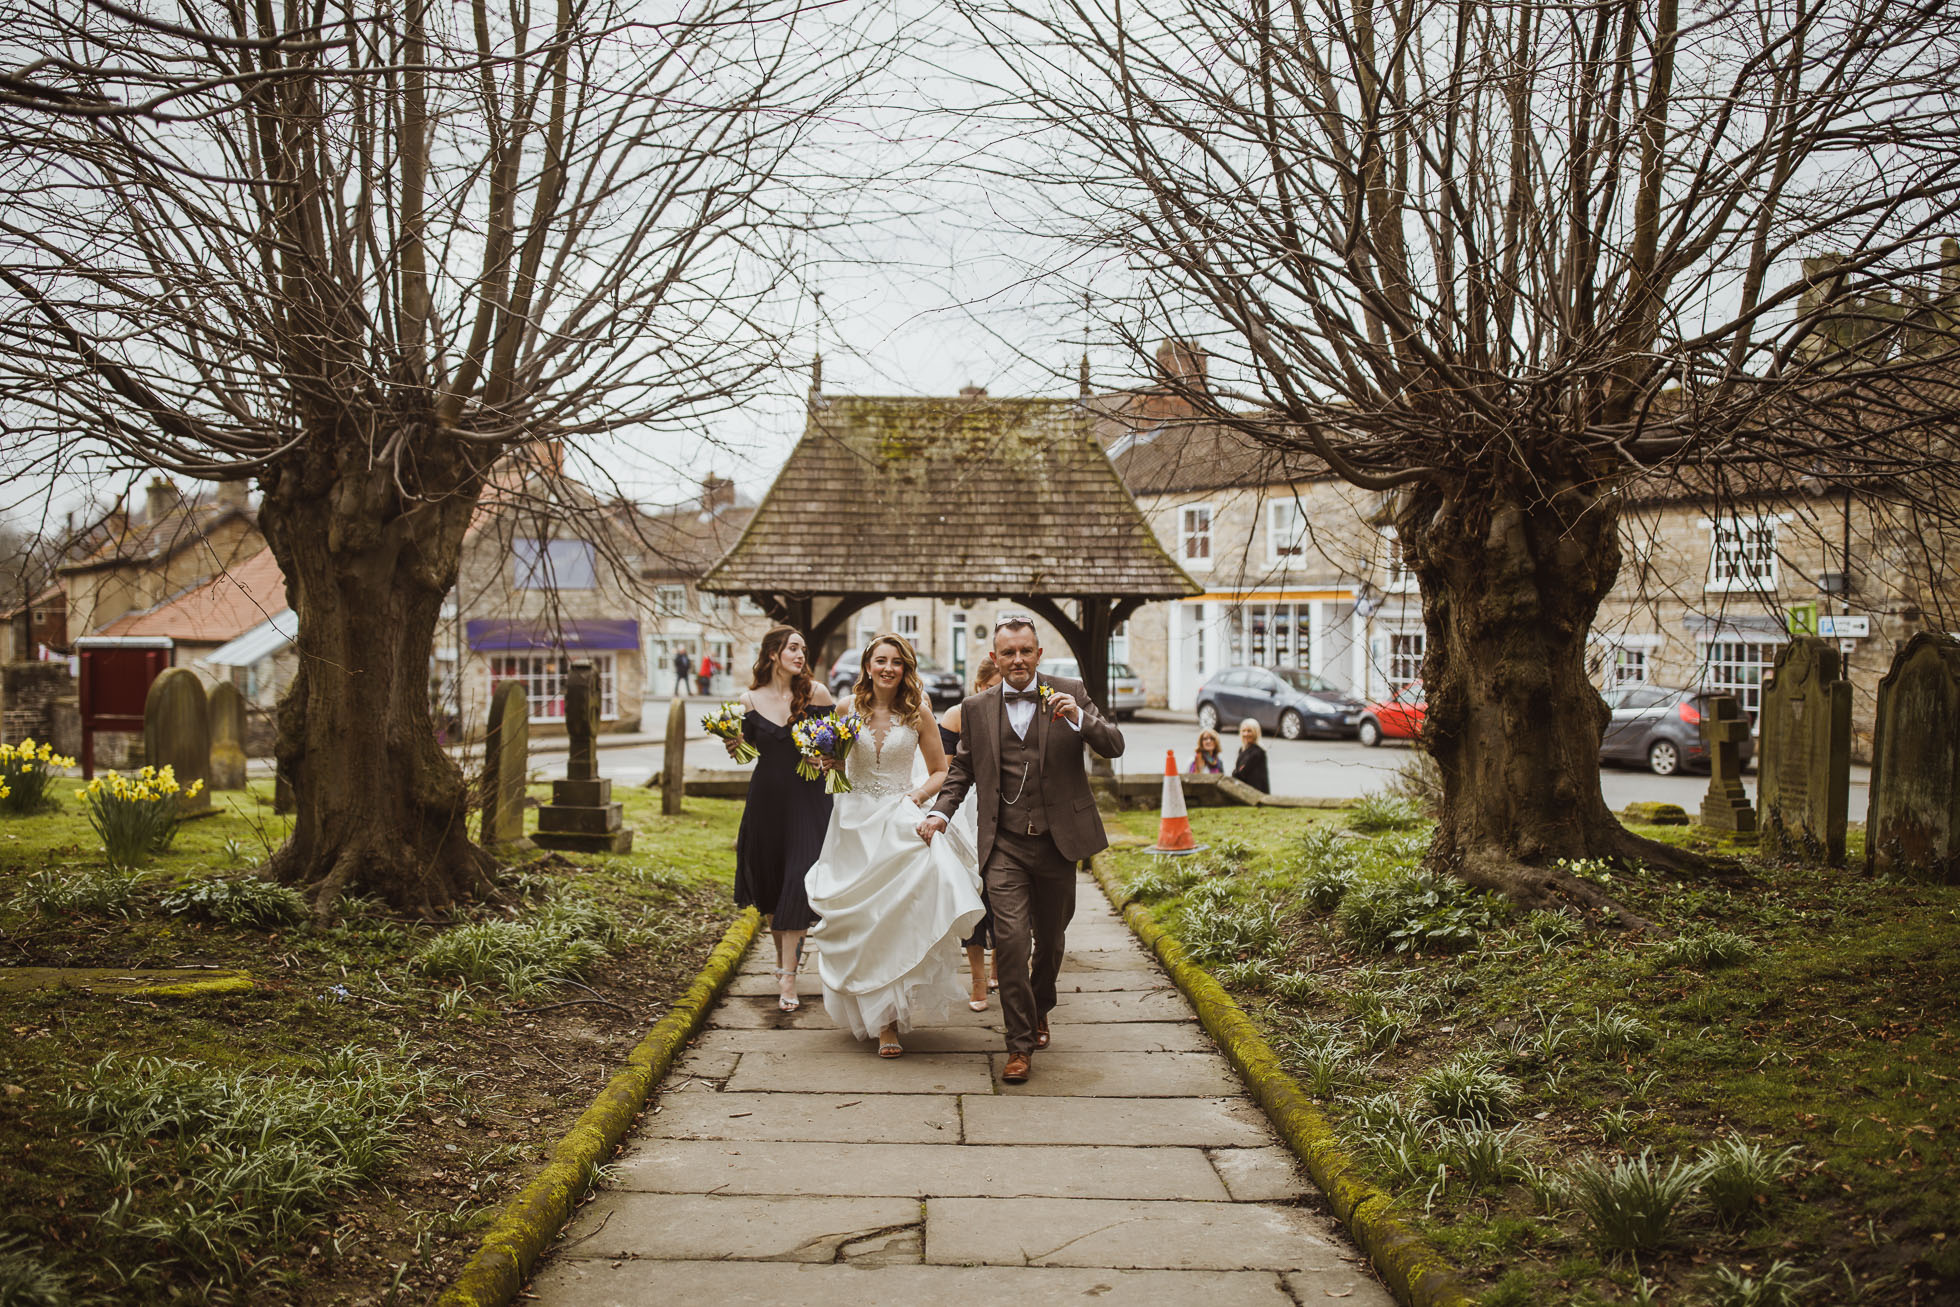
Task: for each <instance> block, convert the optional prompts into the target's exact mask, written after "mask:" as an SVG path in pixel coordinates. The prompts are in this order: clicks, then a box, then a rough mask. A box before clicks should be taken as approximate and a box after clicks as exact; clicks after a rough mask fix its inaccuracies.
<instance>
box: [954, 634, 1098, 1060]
mask: <svg viewBox="0 0 1960 1307" xmlns="http://www.w3.org/2000/svg"><path fill="white" fill-rule="evenodd" d="M994 662H995V663H996V664H997V665H998V666H999V667H1000V670H1001V675H1002V677H1003V678H1004V679H1003V680H1002V682H1001V684H999V685H997V686H995V687H993V688H992V689H989V690H985V691H982V692H981V693H980V694H977V695H974V696H973V697H972V698H970V699H968V700H967V701H966V703H965V705H964V706H963V707H962V709H961V720H960V746H959V749H958V751H957V752H956V753H955V754H954V755H953V758H952V760H951V763H950V765H949V775H948V777H947V780H946V783H945V784H944V785H943V786H942V787H941V788H940V791H939V798H938V800H937V802H935V803H934V804H933V809H932V812H931V813H929V814H928V815H927V816H926V818H925V820H924V821H921V822H920V823H919V828H918V830H919V838H921V839H923V840H925V841H926V842H927V843H928V844H930V843H931V842H932V840H933V837H934V836H936V835H938V834H940V833H941V832H942V831H944V830H946V829H947V827H948V825H949V824H950V823H951V821H952V816H953V813H954V812H955V811H956V810H957V809H958V808H959V805H960V800H962V799H964V798H965V797H966V795H967V792H968V791H969V790H973V791H974V792H975V794H976V799H977V808H978V816H979V818H980V832H979V855H980V866H981V869H982V876H983V878H984V881H985V886H986V895H987V904H988V906H989V907H990V908H991V909H992V911H993V917H994V952H995V954H996V956H998V958H999V959H1000V1003H1001V1009H1002V1013H1003V1015H1004V1016H1005V1017H1006V1026H1007V1065H1006V1066H1005V1067H1004V1068H1003V1069H1002V1071H1001V1079H1002V1080H1004V1081H1006V1082H1008V1083H1010V1084H1020V1083H1021V1082H1023V1081H1025V1080H1026V1079H1027V1078H1028V1076H1029V1074H1030V1071H1031V1068H1032V1062H1033V1057H1034V1054H1035V1052H1036V1050H1038V1049H1043V1048H1046V1047H1048V1045H1049V1042H1050V1039H1051V1035H1050V1031H1049V1027H1048V1014H1049V1012H1050V1011H1052V1010H1053V1008H1054V1006H1055V981H1056V977H1057V976H1058V975H1059V974H1060V972H1061V969H1062V957H1063V955H1064V954H1065V952H1066V951H1067V939H1066V936H1067V932H1068V923H1069V920H1070V918H1072V917H1073V916H1074V915H1075V865H1076V863H1078V862H1080V861H1082V860H1083V859H1085V858H1090V857H1094V856H1095V855H1096V854H1098V853H1100V852H1102V850H1104V849H1105V848H1108V847H1109V838H1108V836H1107V835H1105V834H1104V833H1103V824H1102V815H1101V814H1100V813H1099V812H1098V811H1097V810H1096V798H1095V795H1094V794H1093V793H1092V792H1091V791H1090V789H1089V775H1088V770H1087V768H1086V767H1085V765H1084V763H1083V758H1082V746H1083V745H1084V744H1087V745H1088V746H1089V747H1090V748H1092V749H1094V750H1095V751H1096V752H1097V753H1099V754H1101V755H1102V756H1103V757H1105V758H1120V757H1122V756H1123V732H1122V731H1120V730H1118V729H1117V727H1116V726H1115V725H1114V724H1113V723H1112V722H1110V721H1108V720H1107V719H1105V718H1104V717H1103V715H1102V713H1101V712H1100V711H1098V709H1097V708H1096V705H1095V704H1094V703H1092V702H1091V701H1090V699H1089V695H1088V692H1087V691H1086V690H1085V689H1084V688H1083V685H1082V682H1081V681H1078V680H1072V679H1070V678H1068V677H1062V676H1039V675H1037V674H1036V668H1038V667H1039V666H1040V664H1041V644H1040V642H1039V640H1038V639H1037V637H1036V634H1035V627H1034V619H1033V618H1031V617H1029V616H1028V615H1027V614H1025V613H1007V614H1003V615H1002V617H1001V619H1000V621H999V622H998V623H996V624H995V626H994Z"/></svg>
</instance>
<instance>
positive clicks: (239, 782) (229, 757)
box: [204, 681, 245, 790]
mask: <svg viewBox="0 0 1960 1307" xmlns="http://www.w3.org/2000/svg"><path fill="white" fill-rule="evenodd" d="M204 706H205V711H206V714H207V720H208V721H209V722H210V724H211V788H212V789H214V790H242V789H244V788H245V696H244V695H242V694H240V693H239V692H238V687H237V686H235V685H233V684H232V683H231V682H230V681H219V682H218V683H217V684H216V685H214V686H212V687H211V693H210V695H209V697H208V698H207V699H206V700H205V705H204Z"/></svg>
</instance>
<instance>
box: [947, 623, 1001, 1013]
mask: <svg viewBox="0 0 1960 1307" xmlns="http://www.w3.org/2000/svg"><path fill="white" fill-rule="evenodd" d="M999 679H1000V668H998V667H996V666H995V665H994V656H993V655H992V654H988V655H986V656H985V657H984V658H982V659H981V660H980V665H979V666H978V667H977V668H975V669H974V672H973V689H972V690H970V691H968V693H969V694H970V695H971V694H978V693H980V692H981V691H982V690H985V689H988V688H990V687H991V686H992V685H993V684H994V682H996V681H998V680H999ZM965 706H966V705H964V704H958V703H956V704H954V705H953V706H952V707H951V708H948V709H947V710H946V711H945V712H943V713H941V714H940V716H939V742H940V743H941V744H942V745H944V746H945V749H946V756H947V757H948V758H950V757H952V756H953V754H954V753H956V752H957V751H958V750H959V747H960V709H961V708H963V707H965ZM978 824H979V823H978V819H977V818H975V816H974V811H973V804H972V802H971V801H970V800H963V801H962V802H961V804H960V810H959V811H958V812H956V813H954V814H953V822H952V825H951V826H949V827H948V828H947V829H948V830H949V831H953V830H961V831H966V828H967V827H976V828H977V826H978ZM967 833H968V834H969V835H970V836H972V837H973V839H972V842H973V844H974V846H975V847H974V851H973V857H974V859H975V861H978V859H979V847H978V846H979V840H978V831H977V829H976V830H973V831H967ZM980 901H981V902H982V903H985V902H986V901H987V887H986V885H985V883H984V882H983V883H982V884H981V886H980ZM962 944H963V946H964V947H965V949H966V967H967V971H968V972H969V973H971V975H972V979H973V989H972V991H971V992H972V995H973V996H972V997H971V998H969V999H968V1000H967V1004H966V1005H967V1006H968V1007H970V1008H972V1009H973V1010H974V1011H975V1012H985V1011H986V1010H987V991H988V990H990V989H999V988H1000V961H999V959H995V961H994V979H993V983H992V984H989V983H988V982H987V951H988V950H989V949H991V948H992V947H993V946H994V912H993V909H992V908H991V907H989V908H988V909H987V915H986V916H984V917H982V918H980V924H979V925H977V926H975V927H974V928H973V936H972V938H970V939H967V940H963V941H962Z"/></svg>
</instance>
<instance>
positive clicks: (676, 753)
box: [660, 695, 687, 817]
mask: <svg viewBox="0 0 1960 1307" xmlns="http://www.w3.org/2000/svg"><path fill="white" fill-rule="evenodd" d="M661 767H662V768H663V770H662V772H661V776H660V811H661V812H663V813H665V814H666V815H667V816H669V817H671V816H673V815H674V814H675V813H677V812H679V811H680V810H681V801H682V799H683V798H684V797H685V796H686V794H687V701H686V700H684V699H682V698H681V697H680V696H679V695H675V696H674V702H673V703H672V704H671V705H670V706H669V707H668V709H667V753H666V757H665V758H664V759H663V760H662V762H661Z"/></svg>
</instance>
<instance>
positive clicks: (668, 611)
mask: <svg viewBox="0 0 1960 1307" xmlns="http://www.w3.org/2000/svg"><path fill="white" fill-rule="evenodd" d="M653 615H654V616H655V617H686V616H687V587H686V586H684V585H657V586H655V587H653Z"/></svg>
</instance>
